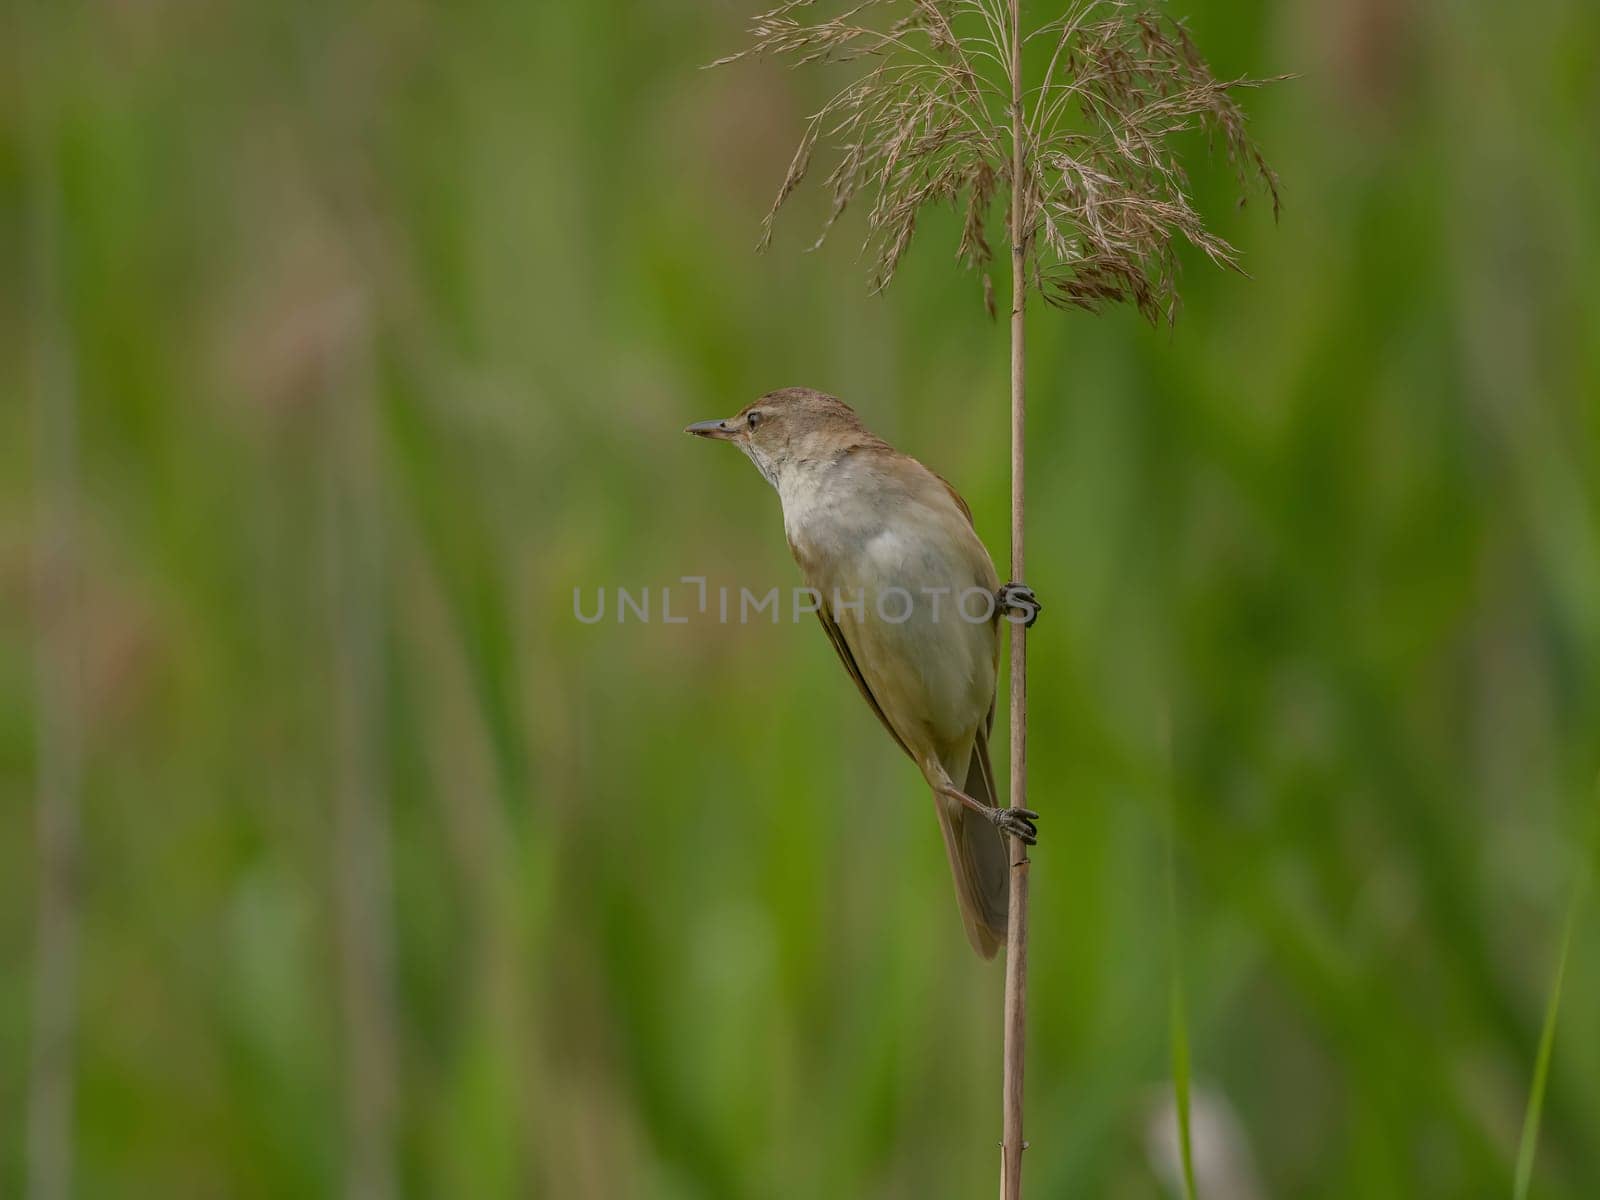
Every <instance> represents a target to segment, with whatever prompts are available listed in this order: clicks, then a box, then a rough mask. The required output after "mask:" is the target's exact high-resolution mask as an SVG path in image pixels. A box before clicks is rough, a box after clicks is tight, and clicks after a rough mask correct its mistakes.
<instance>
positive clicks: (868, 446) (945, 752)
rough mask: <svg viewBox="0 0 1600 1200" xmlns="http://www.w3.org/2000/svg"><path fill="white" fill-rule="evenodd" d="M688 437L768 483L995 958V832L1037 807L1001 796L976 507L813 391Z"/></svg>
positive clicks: (970, 917)
mask: <svg viewBox="0 0 1600 1200" xmlns="http://www.w3.org/2000/svg"><path fill="white" fill-rule="evenodd" d="M688 432H691V433H695V434H698V435H699V436H701V437H708V438H713V439H716V440H719V441H730V442H733V443H734V444H735V445H737V446H738V447H739V448H740V450H742V451H743V452H744V453H745V455H746V456H747V457H748V458H749V459H750V460H751V462H753V463H754V464H755V465H756V467H757V469H758V470H760V472H761V473H762V475H763V476H765V477H766V479H767V480H768V481H769V482H770V483H771V484H772V485H773V486H774V487H775V488H776V489H777V491H778V496H779V499H780V500H781V501H782V504H783V520H784V531H785V533H786V534H787V536H788V540H789V549H790V551H791V552H792V553H793V554H794V558H795V561H796V562H797V563H798V564H799V566H800V570H801V573H802V574H803V575H804V577H805V581H806V583H807V585H808V586H810V587H812V588H814V589H815V590H816V592H817V593H818V595H819V596H820V597H821V600H820V603H821V609H820V611H819V612H818V613H817V617H818V620H819V621H821V623H822V627H823V629H824V631H825V632H826V633H827V635H828V641H829V643H830V644H831V645H832V646H833V648H834V651H835V652H836V653H837V654H838V656H839V661H840V662H841V663H843V664H844V667H845V670H846V671H847V672H848V673H849V675H850V677H851V679H852V680H854V682H855V684H856V687H857V688H858V689H859V690H860V692H861V694H862V696H863V697H864V698H865V699H866V701H867V704H868V706H869V707H870V708H871V709H872V711H873V713H874V714H875V715H876V716H877V718H878V720H879V721H881V722H882V723H883V726H884V728H885V729H886V730H888V732H889V735H890V737H892V738H893V739H894V740H895V743H896V744H897V745H898V746H899V747H900V748H901V750H903V751H904V752H905V753H906V755H907V756H908V757H909V758H910V759H911V760H912V762H914V763H916V765H917V768H918V769H919V770H920V771H921V772H922V774H923V777H924V779H926V780H927V782H928V785H929V787H930V788H931V789H932V790H933V793H934V806H935V809H936V811H937V814H938V818H939V828H940V831H941V833H942V834H943V836H944V844H945V851H946V854H947V855H948V857H949V860H950V870H951V875H952V876H953V878H954V880H955V885H956V896H957V898H958V900H959V901H960V904H961V914H962V920H963V923H964V924H965V926H966V931H967V938H968V940H969V941H971V943H972V946H973V948H974V949H975V950H977V952H978V953H979V954H981V955H983V956H984V957H985V958H991V957H993V955H994V953H995V951H996V949H998V947H999V946H1000V945H1001V944H1002V943H1003V942H1004V941H1005V926H1006V905H1007V892H1008V886H1009V885H1008V859H1007V855H1006V849H1005V843H1004V839H1003V837H1002V830H1004V831H1005V832H1010V833H1015V834H1017V835H1018V836H1020V837H1022V838H1024V839H1025V840H1027V841H1029V842H1031V841H1032V840H1033V838H1034V827H1033V823H1032V819H1033V818H1034V817H1035V816H1036V815H1037V814H1034V813H1030V812H1027V811H1026V810H1022V809H1009V808H999V807H997V806H996V801H995V795H996V792H995V786H994V772H993V768H992V767H991V765H990V760H989V750H988V737H989V729H990V726H991V725H992V723H993V720H994V697H995V680H996V676H997V673H998V669H999V654H1000V632H999V621H1000V619H1001V616H1002V613H1003V612H1004V610H1005V608H1006V606H1007V605H1012V604H1016V601H1015V600H1014V599H1013V598H1012V597H1010V596H1008V595H1003V594H1002V593H1003V591H1004V590H1003V589H1000V588H999V576H998V575H997V574H996V573H995V569H994V563H993V562H992V561H991V560H990V558H989V552H988V551H987V550H986V549H985V548H984V546H983V543H982V542H981V541H980V540H979V539H978V535H977V532H976V530H975V529H974V528H973V524H972V513H971V510H970V509H969V508H968V507H967V504H966V502H965V501H964V500H962V499H961V497H960V495H958V494H957V492H956V490H955V489H954V488H953V487H951V486H950V484H949V483H947V482H946V481H945V480H944V479H942V478H940V477H939V476H938V475H936V474H934V473H933V472H932V471H930V470H928V468H927V467H925V466H923V465H922V464H921V463H919V462H918V461H917V460H916V459H914V458H910V457H908V456H907V455H904V454H901V453H899V452H898V451H897V450H895V449H894V448H893V447H892V446H890V445H889V444H888V443H887V442H885V441H884V440H883V439H882V438H880V437H878V436H877V435H875V434H873V433H872V432H871V431H869V430H868V429H867V428H866V427H865V426H864V425H863V424H862V423H861V420H860V418H859V417H857V416H856V414H855V412H854V411H853V410H852V409H851V408H850V407H849V406H848V405H846V404H844V403H843V402H842V401H840V400H838V399H836V398H835V397H833V396H829V395H826V394H824V393H822V392H817V391H812V390H811V389H809V388H785V389H783V390H782V391H777V392H770V393H768V394H767V395H765V396H762V397H761V398H760V399H759V400H757V401H756V402H755V403H753V404H751V405H749V406H747V407H746V408H744V409H742V410H741V411H740V412H739V413H738V414H737V415H736V416H734V417H730V418H728V419H726V420H722V421H702V422H699V423H697V424H695V425H691V426H689V429H688ZM1018 592H1019V594H1025V589H1018ZM1030 606H1031V608H1030ZM1018 607H1021V608H1023V609H1024V611H1026V612H1027V613H1028V617H1029V619H1030V620H1031V613H1032V611H1035V610H1036V607H1037V606H1036V605H1032V598H1031V595H1027V596H1026V598H1025V599H1024V600H1023V601H1022V602H1021V604H1020V605H1018ZM958 781H959V785H958Z"/></svg>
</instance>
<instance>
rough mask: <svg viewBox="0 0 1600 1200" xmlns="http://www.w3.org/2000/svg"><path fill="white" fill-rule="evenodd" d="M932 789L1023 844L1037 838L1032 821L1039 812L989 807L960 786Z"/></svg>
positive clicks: (1036, 831) (1034, 840) (938, 786)
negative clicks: (1018, 839)
mask: <svg viewBox="0 0 1600 1200" xmlns="http://www.w3.org/2000/svg"><path fill="white" fill-rule="evenodd" d="M934 791H936V792H938V793H939V794H940V795H943V796H948V797H950V799H952V800H954V801H956V802H957V803H958V804H961V805H962V806H964V807H966V808H968V809H970V810H972V811H973V812H975V813H977V814H978V815H979V816H980V817H982V818H983V819H984V820H985V821H988V822H989V824H991V825H993V826H994V827H995V828H996V829H998V830H999V831H1000V832H1001V833H1009V834H1010V835H1011V836H1012V837H1014V838H1020V839H1021V840H1022V841H1023V842H1024V843H1025V844H1027V845H1029V846H1032V845H1033V844H1035V843H1036V842H1037V841H1038V840H1039V830H1038V828H1037V827H1036V826H1035V825H1034V822H1035V821H1037V820H1038V819H1039V814H1038V813H1036V812H1034V811H1033V809H1031V808H991V807H990V806H989V805H987V804H984V803H983V802H982V801H980V800H975V799H973V798H972V797H971V796H969V795H967V794H966V793H965V792H963V791H962V790H961V789H960V788H958V787H955V786H953V785H950V786H940V785H938V784H935V785H934Z"/></svg>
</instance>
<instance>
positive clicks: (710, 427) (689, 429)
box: [683, 421, 734, 442]
mask: <svg viewBox="0 0 1600 1200" xmlns="http://www.w3.org/2000/svg"><path fill="white" fill-rule="evenodd" d="M683 431H684V432H685V433H692V434H694V435H695V437H703V438H712V439H714V440H716V441H719V442H731V441H732V440H733V432H734V431H733V426H731V425H729V424H728V422H727V421H696V422H695V423H694V424H693V425H685V426H684V427H683Z"/></svg>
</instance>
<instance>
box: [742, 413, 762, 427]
mask: <svg viewBox="0 0 1600 1200" xmlns="http://www.w3.org/2000/svg"><path fill="white" fill-rule="evenodd" d="M745 421H746V422H747V423H748V424H749V426H750V428H751V429H754V428H755V427H756V426H757V425H759V424H761V414H760V413H759V412H753V413H751V414H750V415H749V416H748V417H746V418H745Z"/></svg>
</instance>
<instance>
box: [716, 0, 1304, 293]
mask: <svg viewBox="0 0 1600 1200" xmlns="http://www.w3.org/2000/svg"><path fill="white" fill-rule="evenodd" d="M816 7H817V5H816V4H815V3H814V2H813V0H789V3H786V4H782V5H779V6H778V7H777V8H774V9H772V10H771V11H769V12H765V13H762V14H761V15H760V16H758V17H756V18H755V19H754V20H753V21H752V23H751V25H750V37H751V41H750V44H749V46H748V47H747V48H746V49H744V50H742V51H740V52H739V53H737V54H732V55H729V56H728V57H726V58H722V59H719V60H717V62H716V63H715V64H713V65H722V64H725V63H730V62H735V61H737V60H739V59H742V58H748V57H774V58H785V59H788V60H790V61H791V62H792V63H794V64H795V65H801V64H806V63H849V62H857V61H859V62H863V63H865V64H867V67H866V70H865V73H864V74H862V75H859V76H857V77H856V78H854V79H852V80H850V81H849V82H848V83H846V84H845V85H844V86H843V87H842V88H840V90H839V91H837V92H835V93H834V94H833V96H832V97H831V98H830V99H829V100H828V101H827V102H826V103H825V104H824V105H823V106H822V107H821V108H820V109H818V110H817V111H816V112H815V113H814V114H813V115H812V116H811V117H810V119H809V120H808V121H807V124H806V129H805V133H804V136H803V137H802V138H801V140H800V144H799V146H798V147H797V148H796V150H795V153H794V158H793V160H792V161H791V162H790V164H789V170H788V173H787V174H786V175H785V177H784V180H783V184H782V186H781V187H780V188H779V189H778V195H777V199H776V200H775V201H774V202H773V205H772V209H771V211H770V212H768V213H767V216H766V219H765V220H764V221H763V225H762V238H761V245H762V246H763V247H764V246H765V245H766V244H767V242H768V241H769V240H770V238H771V236H772V226H773V223H774V221H775V219H776V217H777V215H778V211H779V210H780V209H781V208H782V207H783V204H784V202H785V201H786V200H788V198H789V197H790V196H791V195H792V194H793V193H794V192H795V190H796V189H797V188H798V187H799V186H800V184H801V183H802V182H803V181H804V180H805V179H806V177H807V176H808V175H809V174H810V173H811V169H812V166H813V160H814V158H815V156H816V154H817V152H818V151H819V150H820V149H822V148H824V147H832V148H834V149H835V150H836V151H837V160H836V161H834V162H833V164H832V166H831V168H830V169H829V170H828V173H827V175H826V177H825V178H824V180H823V185H822V186H823V187H824V189H825V190H826V191H827V193H828V195H829V197H830V199H831V202H832V203H831V211H830V212H829V215H828V218H827V222H826V224H825V226H824V228H823V230H822V233H821V236H819V237H818V239H817V243H816V244H818V245H820V244H821V242H822V240H823V239H824V238H826V237H827V234H828V232H829V230H830V229H831V228H832V226H833V224H834V223H835V222H836V221H837V220H838V219H839V217H840V216H841V215H842V214H843V213H844V211H845V210H846V209H847V208H848V207H849V206H850V204H851V203H852V202H853V201H855V200H857V198H858V197H862V196H865V197H866V198H867V199H868V200H870V204H871V207H870V209H869V210H868V213H867V235H866V252H867V254H868V256H869V258H870V259H871V262H872V284H873V288H874V290H878V289H881V288H883V287H884V286H885V285H887V284H888V282H889V280H890V279H891V278H893V276H894V273H895V270H896V268H897V267H898V266H899V264H900V260H901V258H902V256H903V255H904V254H905V252H906V249H907V247H908V246H909V245H910V244H911V239H912V235H913V234H914V233H915V232H916V226H917V217H918V214H919V213H920V212H921V211H922V209H923V208H924V207H925V206H927V205H928V204H932V203H950V204H952V205H955V206H956V207H957V209H958V210H959V211H960V212H961V213H962V214H963V221H962V230H961V239H960V243H959V245H958V247H957V255H958V257H959V258H960V260H961V261H962V262H963V263H964V264H966V265H968V266H970V267H973V268H975V269H977V270H978V271H980V273H982V275H983V278H984V292H985V299H986V302H987V303H988V305H989V308H990V311H991V313H992V312H993V310H994V296H993V288H992V284H991V283H990V282H989V276H988V273H987V271H986V270H984V268H986V267H987V266H988V264H989V263H990V261H991V259H992V257H993V252H992V250H991V247H990V244H989V238H988V234H987V230H988V228H989V216H990V210H991V207H992V205H993V202H994V200H995V197H996V196H997V195H998V194H999V193H1000V192H1001V191H1002V190H1003V189H1004V190H1006V191H1009V190H1010V188H1011V184H1012V174H1013V167H1012V147H1011V134H1012V121H1011V93H1012V88H1013V83H1019V84H1021V95H1022V102H1023V107H1024V114H1023V122H1022V133H1023V171H1022V186H1021V187H1020V189H1018V199H1019V201H1020V205H1021V218H1022V220H1021V227H1022V229H1023V234H1024V240H1023V246H1022V249H1023V266H1024V275H1025V278H1026V279H1027V281H1028V283H1029V284H1030V285H1031V286H1033V287H1034V288H1035V289H1037V291H1038V292H1039V294H1040V295H1041V296H1043V298H1044V299H1045V300H1047V301H1048V302H1050V303H1052V304H1056V305H1061V306H1071V307H1077V308H1085V309H1090V310H1095V309H1098V308H1100V307H1102V306H1103V305H1106V304H1109V303H1115V302H1118V301H1130V302H1131V303H1133V304H1135V305H1136V306H1137V307H1138V309H1139V311H1140V312H1141V313H1142V314H1144V316H1145V317H1147V318H1148V319H1150V320H1151V321H1156V320H1158V319H1163V318H1164V319H1166V320H1169V321H1170V320H1171V319H1172V317H1173V315H1174V313H1175V311H1176V305H1177V299H1178V291H1177V255H1176V244H1175V243H1176V240H1177V239H1178V238H1182V239H1183V240H1185V241H1187V242H1189V243H1190V244H1191V245H1193V246H1195V247H1197V248H1199V249H1200V250H1202V251H1204V252H1205V254H1206V255H1207V256H1208V257H1210V258H1211V259H1212V260H1213V261H1214V262H1217V263H1219V264H1221V265H1223V266H1227V267H1231V268H1235V269H1237V267H1238V256H1237V253H1236V251H1235V250H1234V248H1233V247H1232V246H1231V245H1229V244H1228V243H1227V242H1226V241H1224V240H1223V239H1222V238H1220V237H1218V236H1217V235H1215V234H1213V233H1211V232H1209V231H1208V230H1207V229H1206V227H1205V223H1204V221H1203V220H1202V219H1201V217H1200V214H1199V213H1198V212H1197V211H1196V209H1195V207H1194V204H1193V201H1192V199H1191V196H1190V189H1189V180H1188V177H1187V175H1186V173H1185V172H1184V169H1183V167H1182V165H1181V163H1180V161H1179V159H1178V157H1177V154H1176V148H1175V146H1174V141H1175V139H1176V138H1177V137H1178V136H1179V135H1181V134H1184V133H1187V132H1190V131H1200V132H1202V133H1203V134H1205V135H1206V136H1207V137H1208V138H1209V140H1210V141H1211V143H1212V144H1213V145H1214V146H1215V145H1220V147H1221V148H1222V150H1223V152H1224V153H1225V154H1226V155H1227V157H1228V159H1229V160H1230V161H1231V162H1232V164H1233V166H1234V169H1235V171H1236V173H1237V175H1238V180H1239V184H1240V187H1241V191H1244V190H1246V189H1247V188H1248V186H1249V185H1250V184H1251V183H1252V181H1254V182H1258V183H1259V184H1260V185H1261V186H1262V187H1263V188H1264V189H1265V191H1266V193H1267V194H1268V195H1269V196H1270V197H1271V200H1272V206H1273V213H1274V215H1276V213H1277V210H1278V180H1277V176H1276V175H1275V174H1273V172H1272V169H1271V168H1270V167H1268V166H1267V164H1266V162H1265V161H1264V160H1263V159H1262V157H1261V154H1260V152H1259V151H1258V150H1257V149H1256V146H1255V144H1254V142H1252V141H1251V139H1250V137H1249V135H1248V133H1247V132H1246V128H1245V119H1244V114H1243V113H1242V112H1241V111H1240V109H1239V106H1238V104H1237V102H1236V101H1235V99H1234V95H1233V93H1234V92H1235V91H1237V90H1238V89H1240V88H1249V87H1257V86H1259V85H1260V84H1261V83H1263V82H1268V81H1264V80H1255V79H1219V78H1217V76H1216V75H1214V74H1213V73H1212V70H1211V68H1210V66H1209V65H1208V64H1207V63H1206V61H1205V59H1204V58H1203V57H1201V55H1200V53H1199V51H1198V50H1197V49H1196V47H1195V44H1194V42H1193V41H1192V40H1191V38H1190V37H1189V34H1188V31H1187V30H1186V29H1185V28H1184V26H1183V25H1182V24H1181V23H1180V22H1178V21H1176V20H1174V19H1173V18H1171V17H1169V16H1167V15H1166V14H1165V13H1162V12H1160V11H1158V10H1155V9H1151V8H1136V7H1134V6H1133V5H1131V4H1128V3H1125V2H1123V0H1079V2H1078V3H1075V4H1073V5H1072V6H1071V7H1070V8H1069V9H1068V11H1067V12H1066V14H1065V15H1063V16H1061V17H1059V18H1057V19H1055V20H1052V21H1048V22H1045V23H1044V24H1042V25H1039V26H1038V27H1037V28H1034V29H1033V30H1031V31H1029V32H1027V33H1026V34H1024V35H1023V41H1024V44H1025V46H1037V47H1039V54H1038V59H1039V61H1038V62H1037V63H1035V64H1033V65H1035V66H1037V67H1038V68H1039V69H1040V70H1041V71H1042V74H1041V75H1040V76H1039V79H1038V81H1037V82H1036V83H1027V82H1024V81H1014V80H1013V79H1012V78H1011V70H1010V63H1011V53H1010V46H1009V37H1010V33H1009V29H1008V27H1007V17H1006V13H1005V11H1004V6H1003V3H1001V0H864V2H863V3H858V4H856V5H854V6H853V7H850V8H849V9H847V10H845V11H844V12H841V13H839V14H838V15H836V16H832V17H827V18H825V19H824V18H819V17H814V16H812V19H809V20H807V19H805V18H806V17H807V16H811V12H810V10H813V9H815V8H816ZM895 10H905V11H904V12H903V14H901V15H898V16H895V15H893V14H894V12H895ZM880 16H881V17H882V19H876V20H875V19H874V18H878V17H880ZM1046 53H1047V54H1048V58H1046V57H1045V54H1046Z"/></svg>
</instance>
